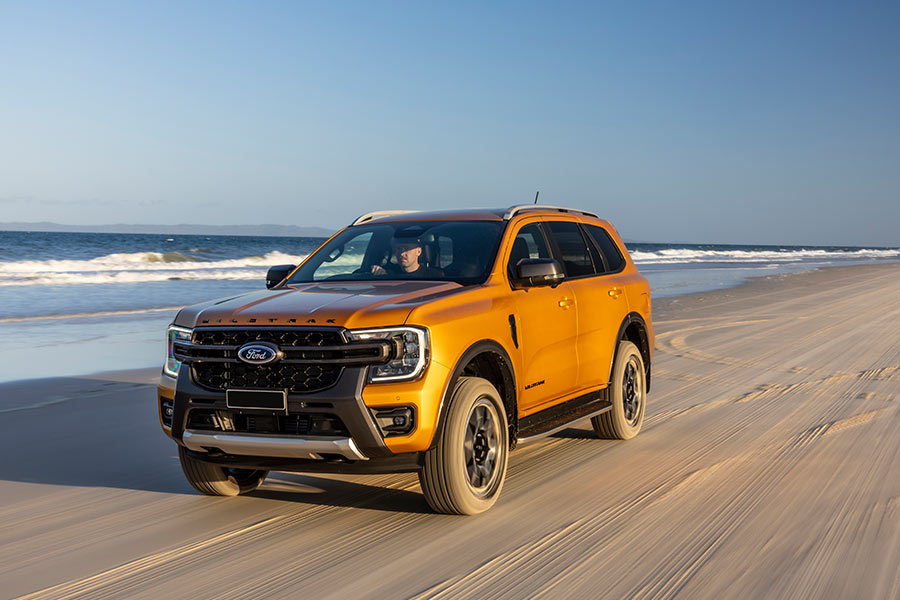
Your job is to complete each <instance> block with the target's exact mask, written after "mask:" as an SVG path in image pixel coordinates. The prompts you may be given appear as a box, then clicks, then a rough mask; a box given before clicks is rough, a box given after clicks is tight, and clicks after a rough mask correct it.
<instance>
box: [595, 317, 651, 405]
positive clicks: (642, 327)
mask: <svg viewBox="0 0 900 600" xmlns="http://www.w3.org/2000/svg"><path fill="white" fill-rule="evenodd" d="M632 323H637V324H638V330H639V331H640V334H641V344H640V345H639V346H638V350H640V352H641V357H642V358H643V359H644V366H645V367H646V369H647V392H648V393H649V392H650V347H649V342H648V341H647V322H646V321H644V317H642V316H641V315H640V314H639V313H636V312H630V313H628V314H627V315H625V318H624V319H622V324H621V325H619V333H617V334H616V347H615V348H613V357H612V361H611V362H610V363H609V377H607V379H606V382H607V383H606V385H607V387H609V385H610V384H611V383H612V371H613V366H615V364H616V358H617V357H618V355H619V342H621V341H622V340H623V339H625V330H626V329H628V327H629V326H630V325H631V324H632Z"/></svg>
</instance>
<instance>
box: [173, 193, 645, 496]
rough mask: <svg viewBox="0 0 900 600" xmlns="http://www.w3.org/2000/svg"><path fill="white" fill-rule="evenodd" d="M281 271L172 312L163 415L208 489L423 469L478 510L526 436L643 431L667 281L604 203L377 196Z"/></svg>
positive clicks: (226, 491)
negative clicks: (389, 199)
mask: <svg viewBox="0 0 900 600" xmlns="http://www.w3.org/2000/svg"><path fill="white" fill-rule="evenodd" d="M266 287H267V289H266V290H261V291H258V292H252V293H249V294H245V295H242V296H237V297H234V298H226V299H221V300H216V301H211V302H206V303H203V304H198V305H195V306H190V307H187V308H184V309H182V310H181V311H180V312H179V313H178V315H177V316H176V318H175V322H174V323H173V324H172V325H171V326H170V327H169V329H168V358H167V361H166V364H165V367H164V368H163V373H162V376H161V378H160V384H159V417H160V422H161V424H162V427H163V430H164V431H165V432H166V434H167V435H169V436H170V437H172V439H174V440H175V441H176V442H177V443H178V450H179V456H180V459H181V466H182V469H183V471H184V474H185V476H186V477H187V479H188V481H189V482H190V483H191V484H192V485H193V486H194V487H195V488H196V489H197V490H199V491H200V492H203V493H204V494H210V495H220V496H229V495H237V494H242V493H246V492H250V491H252V490H254V489H256V488H257V487H258V486H259V485H260V484H261V483H262V481H263V480H264V479H265V477H266V474H267V473H268V472H269V471H270V470H277V471H296V472H338V473H386V472H412V471H415V472H418V474H419V481H420V482H421V486H422V491H423V493H424V495H425V498H426V500H427V501H428V504H429V505H430V506H431V507H432V508H433V509H434V510H435V511H437V512H441V513H453V514H476V513H479V512H482V511H484V510H487V509H488V508H490V507H491V505H493V503H494V502H495V501H496V500H497V497H498V496H499V494H500V490H501V488H502V487H503V481H504V478H505V475H506V465H507V456H508V453H509V451H510V450H512V449H514V448H515V447H516V445H517V444H522V443H524V442H527V441H530V440H534V439H538V438H540V437H542V436H545V435H548V434H551V433H553V432H555V431H558V430H560V429H562V428H564V427H566V426H567V425H569V424H570V423H572V422H574V421H578V420H581V419H586V418H589V417H590V418H591V421H592V424H593V428H594V431H595V432H596V434H597V435H598V436H599V437H602V438H613V439H628V438H631V437H633V436H635V435H636V434H637V433H638V431H639V430H640V428H641V423H642V422H643V418H644V412H645V407H646V395H647V392H648V390H649V388H650V363H651V359H652V357H653V328H652V325H651V319H650V289H649V286H648V284H647V280H646V279H645V278H644V277H643V276H642V275H641V274H640V273H638V270H637V269H636V268H635V266H634V263H633V262H632V261H631V259H630V257H629V256H628V252H627V251H626V250H625V246H624V245H623V243H622V240H621V239H620V238H619V236H618V234H617V233H616V231H615V229H614V228H613V227H612V226H611V225H610V224H609V223H608V222H606V221H603V220H601V219H599V218H597V216H596V215H593V214H591V213H587V212H584V211H580V210H573V209H568V208H560V207H551V206H540V205H526V206H515V207H511V208H509V209H501V210H456V211H443V212H406V211H386V212H377V213H371V214H368V215H365V216H362V217H360V218H359V219H357V220H356V221H355V222H354V223H353V224H352V225H350V226H349V227H346V228H344V229H342V230H341V231H339V232H338V233H337V234H335V235H334V236H333V237H332V238H331V239H329V240H328V241H327V242H325V243H324V244H323V245H322V246H321V247H320V248H319V249H318V250H316V251H315V252H313V253H312V254H311V255H310V256H309V257H307V258H306V259H305V260H304V261H303V263H302V264H300V265H299V266H294V265H280V266H277V267H272V268H271V269H270V270H269V273H268V275H267V282H266Z"/></svg>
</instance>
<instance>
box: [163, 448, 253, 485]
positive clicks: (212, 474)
mask: <svg viewBox="0 0 900 600" xmlns="http://www.w3.org/2000/svg"><path fill="white" fill-rule="evenodd" d="M178 459H179V460H180V461H181V470H182V471H184V476H185V477H186V478H187V480H188V483H190V484H191V485H192V486H193V488H194V489H195V490H197V491H198V492H200V493H201V494H206V495H207V496H238V495H240V494H249V493H250V492H252V491H253V490H255V489H256V488H258V487H259V486H260V484H262V482H263V481H264V480H265V478H266V475H268V474H269V472H268V471H258V470H255V469H229V468H227V467H221V466H219V465H215V464H212V463H208V462H203V461H202V460H197V459H196V458H194V457H192V456H189V455H188V453H187V451H186V450H185V449H184V447H183V446H179V447H178Z"/></svg>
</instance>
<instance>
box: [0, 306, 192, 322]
mask: <svg viewBox="0 0 900 600" xmlns="http://www.w3.org/2000/svg"><path fill="white" fill-rule="evenodd" d="M182 308H184V307H183V306H166V307H164V308H140V309H134V310H108V311H104V312H95V313H75V314H71V315H39V316H35V317H3V318H0V323H25V322H29V321H63V320H65V319H90V318H94V317H115V316H119V315H140V314H144V313H156V312H166V311H173V310H180V309H182Z"/></svg>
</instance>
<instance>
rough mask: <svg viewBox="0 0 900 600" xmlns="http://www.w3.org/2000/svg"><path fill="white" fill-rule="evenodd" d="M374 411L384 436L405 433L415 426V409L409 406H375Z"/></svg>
mask: <svg viewBox="0 0 900 600" xmlns="http://www.w3.org/2000/svg"><path fill="white" fill-rule="evenodd" d="M374 412H375V421H376V422H377V423H378V427H379V428H380V429H381V435H383V436H384V437H391V436H395V435H406V434H408V433H409V432H411V431H412V430H413V429H414V428H415V411H414V410H413V407H411V406H398V407H393V408H377V409H374Z"/></svg>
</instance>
